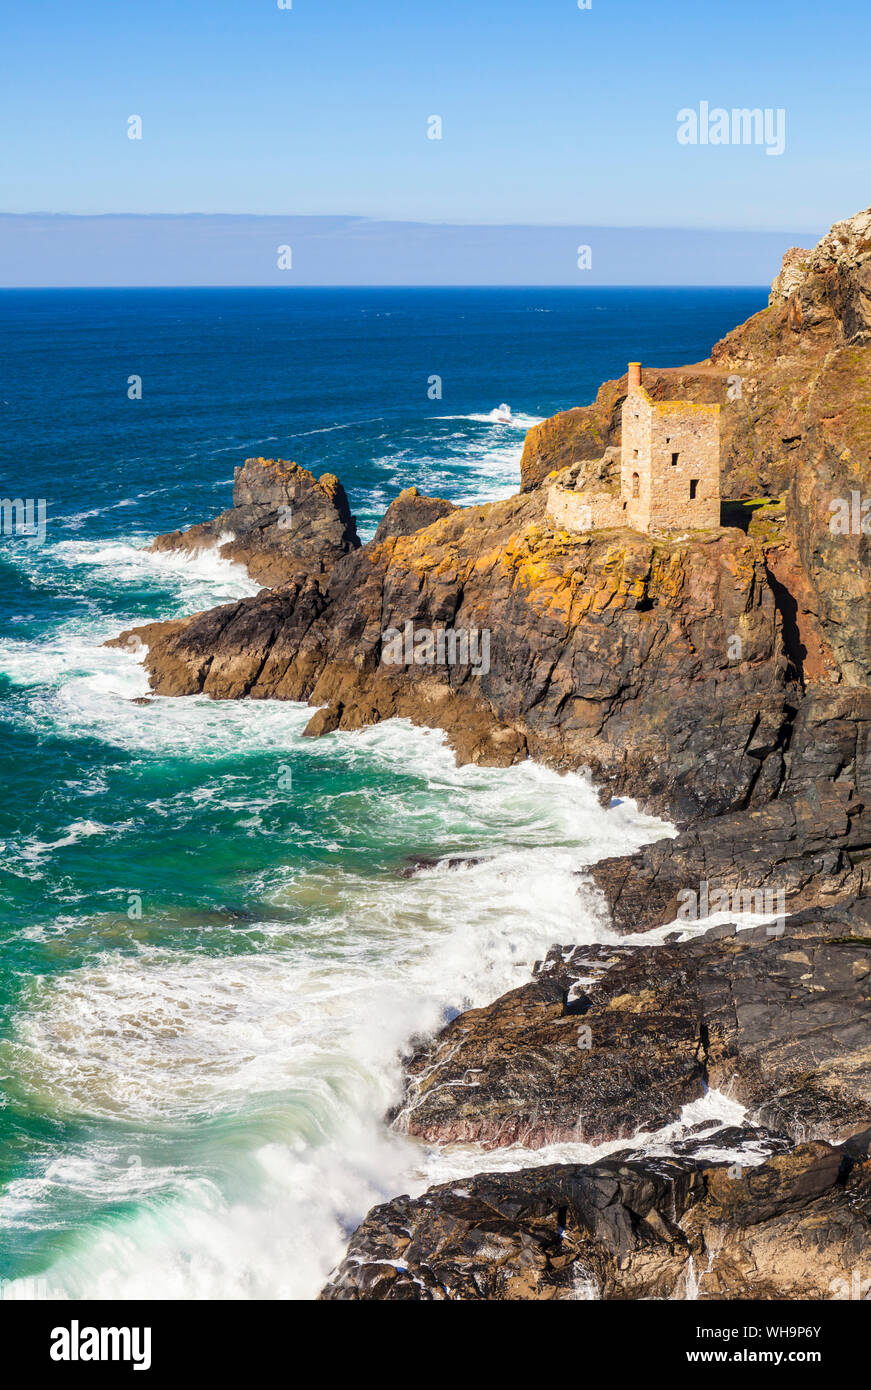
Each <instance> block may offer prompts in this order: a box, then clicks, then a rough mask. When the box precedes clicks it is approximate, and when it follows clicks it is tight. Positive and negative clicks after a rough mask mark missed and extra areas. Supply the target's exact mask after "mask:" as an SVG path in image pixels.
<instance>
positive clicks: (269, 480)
mask: <svg viewBox="0 0 871 1390" xmlns="http://www.w3.org/2000/svg"><path fill="white" fill-rule="evenodd" d="M359 545H360V540H359V538H358V536H357V528H356V525H355V523H354V518H353V517H352V516H351V511H350V508H349V506H348V499H347V497H346V496H345V489H344V488H343V487H342V484H341V483H340V482H339V480H338V478H336V477H334V475H333V474H332V473H324V474H322V476H321V477H320V478H315V477H314V475H313V474H311V473H309V472H307V471H306V469H304V468H300V466H299V464H296V463H289V462H287V461H286V460H285V459H264V458H250V459H246V461H245V465H244V467H243V468H237V469H236V481H235V484H234V486H233V505H232V507H231V508H230V509H229V511H226V512H223V513H222V514H221V515H220V516H219V517H216V518H215V520H214V521H205V522H202V523H201V524H200V525H198V526H192V527H191V528H190V530H188V531H173V532H171V533H170V534H169V535H166V536H158V538H157V540H156V541H155V542H154V545H153V546H152V549H153V550H183V551H189V552H196V551H198V550H204V549H210V548H212V547H217V548H218V549H219V551H220V553H221V555H223V556H224V557H225V558H226V559H228V560H233V561H235V562H236V563H237V564H240V565H244V566H245V567H246V568H247V570H248V573H249V574H250V575H251V577H252V579H255V580H257V581H259V582H260V583H262V584H264V585H267V586H269V587H270V588H272V587H275V586H276V585H280V584H284V583H287V582H288V581H289V580H290V579H292V578H294V576H296V575H299V574H326V573H328V571H329V569H330V568H331V566H332V565H333V564H334V563H335V562H336V560H338V559H339V558H340V557H341V556H343V555H347V554H349V553H350V552H351V551H353V550H356V549H358V547H359Z"/></svg>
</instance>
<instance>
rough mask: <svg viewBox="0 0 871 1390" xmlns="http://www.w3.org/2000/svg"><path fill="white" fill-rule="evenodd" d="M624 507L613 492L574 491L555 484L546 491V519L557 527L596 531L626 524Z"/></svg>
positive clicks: (627, 523)
mask: <svg viewBox="0 0 871 1390" xmlns="http://www.w3.org/2000/svg"><path fill="white" fill-rule="evenodd" d="M626 517H627V512H626V507H625V504H624V502H623V501H622V499H621V498H620V497H619V496H618V495H617V494H616V493H613V492H573V491H572V490H571V488H566V487H559V486H558V485H557V484H554V485H553V486H552V487H551V488H549V489H548V494H547V519H548V521H549V522H550V523H551V524H552V525H553V526H555V527H556V528H557V529H558V530H564V531H598V530H605V529H607V528H608V527H614V526H628V525H629V522H628V521H627V519H626Z"/></svg>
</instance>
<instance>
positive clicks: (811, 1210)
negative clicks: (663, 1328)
mask: <svg viewBox="0 0 871 1390" xmlns="http://www.w3.org/2000/svg"><path fill="white" fill-rule="evenodd" d="M868 1138H869V1135H865V1136H864V1137H863V1139H862V1140H860V1141H856V1142H854V1144H853V1145H852V1146H845V1147H841V1148H838V1147H833V1146H830V1145H828V1144H824V1143H813V1144H805V1145H801V1146H799V1147H798V1148H796V1149H795V1150H794V1151H792V1152H790V1153H781V1154H775V1155H773V1156H772V1157H770V1158H768V1159H767V1160H766V1161H765V1162H764V1163H762V1164H761V1165H760V1166H756V1167H745V1168H742V1167H741V1166H740V1165H735V1164H730V1165H726V1164H710V1163H705V1162H703V1161H700V1160H693V1159H691V1158H686V1157H674V1158H638V1157H635V1156H631V1155H628V1154H624V1155H621V1154H616V1155H612V1156H611V1157H610V1158H607V1159H603V1160H601V1161H600V1162H598V1163H594V1164H589V1165H572V1164H559V1165H554V1166H551V1167H544V1168H527V1169H523V1170H521V1171H519V1172H514V1173H482V1174H480V1175H477V1176H476V1177H474V1178H471V1179H469V1178H464V1179H462V1180H460V1181H457V1182H454V1183H445V1184H442V1185H441V1186H439V1187H435V1188H432V1189H430V1191H429V1192H427V1193H425V1194H424V1195H423V1196H422V1197H418V1198H412V1197H407V1196H403V1197H397V1198H395V1199H394V1200H393V1201H392V1202H388V1203H386V1204H385V1205H383V1206H379V1207H375V1208H374V1209H373V1211H371V1212H370V1213H369V1215H368V1216H367V1217H366V1220H365V1221H364V1222H363V1223H362V1225H361V1226H360V1227H359V1228H358V1230H357V1231H356V1232H355V1234H354V1235H353V1237H352V1239H351V1242H350V1245H349V1248H348V1254H347V1257H346V1258H345V1260H344V1261H343V1262H342V1264H341V1265H340V1266H339V1268H338V1269H337V1270H336V1271H335V1273H334V1274H333V1276H332V1277H331V1279H330V1281H329V1283H328V1284H327V1286H326V1288H325V1289H324V1290H323V1292H322V1294H321V1298H322V1299H324V1300H331V1301H332V1300H373V1299H378V1300H380V1299H385V1300H400V1299H403V1300H412V1301H425V1302H428V1301H431V1300H445V1299H448V1300H455V1299H463V1300H470V1299H471V1300H480V1299H485V1300H488V1301H502V1300H539V1299H541V1300H547V1299H558V1300H565V1299H569V1300H575V1299H587V1298H601V1299H638V1298H658V1299H669V1298H685V1297H688V1296H691V1297H697V1298H699V1299H714V1298H717V1299H722V1298H728V1299H751V1298H752V1299H780V1298H789V1299H811V1298H833V1297H848V1296H849V1293H845V1292H844V1290H848V1289H849V1288H850V1285H851V1280H852V1279H853V1272H854V1270H855V1269H856V1268H857V1266H858V1265H860V1264H861V1262H862V1261H863V1260H864V1259H865V1258H866V1256H867V1249H868V1243H869V1238H871V1164H869V1162H868V1158H867V1151H868Z"/></svg>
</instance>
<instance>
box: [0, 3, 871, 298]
mask: <svg viewBox="0 0 871 1390" xmlns="http://www.w3.org/2000/svg"><path fill="white" fill-rule="evenodd" d="M584 2H585V3H586V0H584ZM869 14H871V10H869V7H868V3H867V0H862V3H860V2H859V0H833V3H830V4H828V5H827V6H825V7H821V6H819V5H818V4H811V3H808V0H791V3H785V0H752V3H751V0H732V3H728V2H727V0H708V3H701V4H700V3H698V0H692V3H690V2H689V0H662V2H661V3H656V0H590V8H589V9H581V8H579V5H578V0H429V2H428V3H425V2H424V0H293V7H292V9H290V10H285V9H280V8H279V5H278V0H148V3H139V4H132V3H126V0H87V3H85V4H84V5H72V4H70V3H69V0H64V2H63V3H61V0H40V3H39V4H31V5H19V6H15V7H13V6H12V5H11V4H10V3H9V0H5V10H4V14H3V20H2V25H3V51H2V58H0V64H2V68H0V72H2V82H0V133H2V139H0V214H14V215H17V216H16V217H11V218H10V217H7V218H6V219H0V220H2V222H3V225H0V283H2V284H6V285H28V284H49V285H51V284H58V283H70V284H99V283H107V284H115V283H142V284H161V283H199V282H200V280H203V281H204V282H207V283H258V284H259V283H270V282H276V283H278V282H281V283H287V281H286V279H280V280H279V279H278V278H277V277H276V275H275V272H274V265H265V264H264V263H263V259H262V258H263V255H265V254H268V256H270V257H272V259H273V260H274V257H273V256H272V251H271V249H269V250H267V251H266V252H264V251H263V249H262V248H263V247H264V246H266V247H267V248H271V247H272V244H273V241H274V238H273V237H272V231H273V224H272V223H269V224H267V223H266V222H265V221H264V222H263V223H262V224H260V225H258V223H257V219H259V218H263V219H265V218H267V217H280V218H285V219H288V224H289V227H290V231H289V232H288V234H287V235H288V237H290V235H291V233H293V234H294V235H295V236H296V235H300V236H302V237H303V241H304V244H303V246H302V248H301V250H302V254H301V256H300V257H299V259H298V261H297V264H296V265H295V267H294V277H295V278H294V283H301V284H304V283H315V282H319V283H342V282H343V279H342V277H343V265H344V264H346V263H347V266H348V271H347V283H362V282H368V283H456V284H462V283H490V280H489V279H488V266H489V264H490V262H489V259H488V254H487V251H486V246H487V241H486V236H485V235H484V234H482V235H481V236H479V237H477V238H472V237H471V236H470V237H469V239H468V242H467V241H466V240H465V239H464V237H463V235H462V233H461V231H457V229H458V228H460V229H461V228H462V227H463V226H464V225H465V226H472V225H479V226H480V224H490V225H495V226H506V227H512V228H521V227H522V228H532V229H534V228H536V227H540V228H542V229H547V228H551V229H555V228H560V227H562V228H567V229H570V234H569V235H568V237H567V240H566V242H565V246H563V243H562V242H561V241H560V240H559V239H558V238H557V239H554V238H552V237H550V236H544V235H542V236H537V235H536V234H535V232H534V230H532V231H530V232H528V233H524V234H523V235H520V234H519V233H518V234H517V235H514V233H513V232H512V234H511V235H510V236H507V237H506V238H503V240H502V241H500V242H499V245H498V249H497V252H496V253H495V254H494V256H493V258H492V265H493V267H494V271H493V273H494V275H496V276H497V277H499V280H498V282H500V283H523V282H524V278H525V277H526V276H528V277H529V282H530V283H573V282H574V279H575V278H576V269H575V267H574V266H573V264H571V263H570V261H571V255H572V247H573V246H574V245H575V244H577V243H579V242H581V241H589V242H593V243H596V242H597V237H596V228H605V229H618V230H619V229H620V228H648V229H650V228H652V229H670V228H683V229H697V230H699V229H702V230H704V231H705V232H707V233H710V232H714V231H715V232H717V233H718V234H719V237H720V240H719V241H711V239H710V236H703V237H700V238H699V239H698V240H697V241H695V242H692V241H686V240H684V241H681V240H679V239H671V240H670V239H669V237H668V233H667V232H664V231H663V233H662V236H661V237H659V238H658V239H657V238H656V237H652V238H648V239H647V240H646V241H644V240H642V241H640V242H638V243H637V245H636V243H632V244H631V247H630V243H628V242H624V241H622V240H621V239H620V238H619V237H618V238H617V239H616V240H614V239H613V238H611V234H610V232H609V233H608V238H606V237H605V236H604V235H602V236H600V237H599V238H598V243H597V244H598V245H599V246H600V248H604V249H605V250H606V255H605V257H604V259H603V258H602V257H601V256H598V257H597V259H596V262H595V271H594V273H593V274H592V275H591V276H590V277H589V279H590V280H591V281H596V282H599V283H602V282H605V283H614V284H616V283H639V277H640V282H641V283H648V284H655V283H663V282H665V283H697V284H701V283H733V284H734V283H744V284H746V283H748V282H751V283H761V282H763V281H765V280H768V279H770V278H771V276H772V275H773V274H774V273H775V271H776V269H777V261H778V260H779V257H777V256H775V255H774V254H773V250H772V246H773V245H777V246H782V248H784V249H785V247H786V246H787V245H789V244H791V243H797V244H802V245H808V244H813V243H814V242H815V241H816V240H817V239H818V238H819V236H821V235H822V234H823V233H824V232H825V231H826V230H827V229H828V227H829V226H830V225H831V223H832V222H833V221H835V220H837V219H839V218H842V217H846V216H849V215H850V214H852V213H853V212H856V211H858V210H859V209H860V208H863V207H867V206H868V204H869V203H871V152H869V150H868V148H867V132H868V130H869V129H871V86H869V83H868V80H867V54H868V50H869V44H868V40H869V36H871V19H869ZM703 102H706V103H708V104H709V106H710V107H712V108H714V107H718V106H719V107H724V108H726V109H727V110H731V109H732V108H734V107H758V108H763V109H764V108H770V109H771V110H772V111H776V110H778V109H782V110H783V112H784V113H785V123H786V124H785V130H786V147H785V150H784V152H783V153H782V154H780V155H777V156H771V155H768V154H766V151H765V149H764V148H763V147H760V146H758V145H741V144H738V145H731V144H728V145H718V146H717V145H714V144H701V143H700V144H696V145H684V144H680V143H679V142H678V139H677V130H678V124H679V122H678V113H679V112H680V111H681V110H685V109H687V108H689V109H691V110H693V111H695V110H697V109H699V107H700V103H703ZM131 116H138V117H140V118H141V121H142V139H141V140H130V139H129V138H128V120H129V118H130V117H131ZM432 116H438V117H440V118H441V121H442V122H443V131H442V138H441V139H440V140H431V139H428V138H427V125H428V120H429V118H430V117H432ZM33 213H44V214H52V215H53V218H52V222H51V224H48V223H46V224H43V223H40V222H39V221H33V220H28V221H25V220H24V219H23V218H22V216H21V215H22V214H33ZM191 213H195V214H213V215H214V214H232V215H234V216H237V217H239V216H245V217H247V218H249V219H251V220H250V222H249V223H247V224H246V225H245V226H244V227H243V225H242V224H241V223H239V224H238V225H236V226H234V227H233V228H231V229H229V230H228V228H227V227H225V226H223V224H222V225H220V226H218V225H216V226H214V227H207V226H206V224H205V223H203V224H202V253H201V254H200V252H199V249H198V243H197V236H198V235H200V229H199V225H193V226H192V225H188V226H182V224H181V223H178V224H176V223H174V222H164V223H163V224H161V229H160V233H159V235H157V234H156V233H157V226H156V223H155V225H154V229H153V230H154V233H155V234H154V235H152V232H150V231H149V229H148V228H147V227H145V228H144V229H143V228H139V229H138V230H137V226H136V224H135V223H133V222H131V221H129V220H125V221H123V222H121V221H117V222H116V221H112V222H109V223H104V224H102V225H101V224H98V223H95V222H87V223H86V222H84V221H80V220H79V219H81V218H83V217H85V216H87V217H93V216H95V215H96V216H105V215H106V214H111V215H117V214H137V215H141V216H148V217H152V218H154V217H156V216H157V215H166V214H171V215H173V216H178V215H180V214H191ZM59 214H63V215H74V222H75V226H73V224H70V227H69V229H68V230H67V231H64V230H63V229H62V228H61V227H60V224H59V223H58V221H57V216H58V215H59ZM312 217H321V218H342V219H344V222H343V229H342V231H341V234H340V236H339V239H338V240H335V239H334V240H333V241H331V238H335V237H336V235H337V234H336V233H335V230H334V228H333V226H332V224H331V223H329V222H324V223H323V224H321V226H320V227H319V228H315V229H313V230H312V229H309V228H307V224H306V223H305V219H310V218H312ZM301 219H302V221H301ZM360 219H372V225H371V226H370V228H369V229H368V230H367V229H366V228H365V227H363V226H362V224H361V222H360ZM409 224H416V225H417V228H418V230H412V227H411V225H409ZM423 224H436V225H440V226H442V227H443V228H444V229H445V231H444V235H443V236H441V237H436V238H433V239H429V240H428V239H427V238H426V237H424V236H423V235H422V234H421V233H420V231H419V228H420V226H421V225H423ZM403 226H405V227H406V231H405V232H403ZM300 227H302V228H303V232H302V233H300V232H299V228H300ZM310 231H311V236H310V235H309V233H310ZM733 231H735V232H737V231H741V232H744V233H750V234H752V237H756V238H757V240H756V241H755V242H754V241H752V237H751V240H750V241H748V240H747V239H746V238H743V239H741V240H740V241H738V240H735V241H734V242H733V241H731V240H730V237H729V234H730V232H733ZM771 234H777V236H776V237H775V240H774V242H772V239H771ZM524 236H525V237H526V240H524ZM306 239H308V240H306ZM473 241H474V245H473ZM231 242H232V245H231ZM134 245H135V247H136V257H137V260H136V264H135V265H132V266H131V268H130V269H129V271H128V269H127V268H126V267H125V264H124V262H125V256H126V258H127V261H128V262H130V256H129V254H128V248H129V247H131V246H134ZM43 246H45V247H46V248H48V250H47V251H46V254H45V256H44V257H43V262H40V256H41V255H42V250H41V248H42V247H43ZM331 246H332V259H330V248H331ZM67 247H68V248H69V255H68V258H67V259H68V262H69V263H68V264H66V262H65V248H67ZM219 247H222V248H223V249H224V251H226V255H223V252H222V255H223V259H222V258H221V256H219V255H218V250H217V248H219ZM379 248H380V250H379ZM198 258H199V259H200V260H202V261H203V265H202V267H198V266H197V261H198ZM209 258H212V259H209ZM564 258H565V259H564ZM772 262H774V264H772ZM110 263H111V267H112V268H111V269H107V270H106V271H105V273H104V271H103V269H102V267H103V265H104V264H105V265H106V266H107V267H108V266H109V265H110ZM128 274H129V276H130V277H131V278H129V279H126V280H125V279H124V276H125V275H128ZM179 276H182V277H183V279H181V280H180V279H179V278H178V277H179ZM318 276H320V277H321V279H320V281H318V280H317V279H316V278H315V279H313V278H312V277H318ZM64 277H66V278H64ZM119 277H120V278H119ZM239 277H241V279H240V278H239ZM246 277H250V278H246ZM407 277H411V278H410V279H408V278H407Z"/></svg>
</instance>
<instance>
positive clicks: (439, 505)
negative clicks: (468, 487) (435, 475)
mask: <svg viewBox="0 0 871 1390" xmlns="http://www.w3.org/2000/svg"><path fill="white" fill-rule="evenodd" d="M458 510H459V508H458V507H455V506H454V504H453V502H446V501H445V500H444V498H443V497H424V496H423V494H422V493H420V492H418V490H417V488H416V487H407V488H404V489H403V491H402V492H400V494H399V496H398V497H394V499H393V501H392V502H391V503H390V506H389V507H388V508H387V511H386V512H385V513H384V515H383V517H382V518H381V520H380V522H379V523H378V530H377V531H376V532H375V536H374V540H375V544H376V545H379V544H380V543H381V541H386V540H389V539H390V538H391V537H393V536H412V535H414V532H415V531H422V530H423V528H424V526H430V525H431V524H432V522H434V521H439V520H441V518H442V517H443V516H449V515H450V513H451V512H455V511H458Z"/></svg>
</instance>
